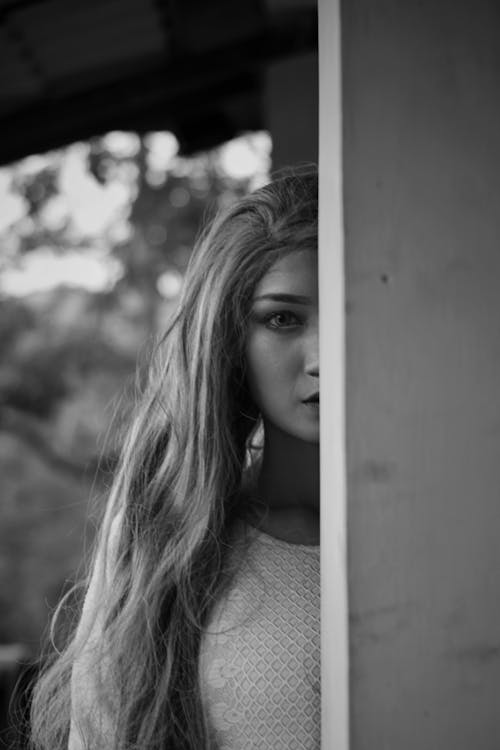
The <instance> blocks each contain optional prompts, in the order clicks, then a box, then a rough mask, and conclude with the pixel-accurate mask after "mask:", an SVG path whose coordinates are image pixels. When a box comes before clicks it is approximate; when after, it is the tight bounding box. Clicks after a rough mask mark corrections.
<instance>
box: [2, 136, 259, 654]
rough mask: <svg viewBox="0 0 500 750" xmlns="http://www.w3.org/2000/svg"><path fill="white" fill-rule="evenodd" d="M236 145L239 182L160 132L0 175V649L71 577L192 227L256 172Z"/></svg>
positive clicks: (174, 290)
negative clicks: (184, 152)
mask: <svg viewBox="0 0 500 750" xmlns="http://www.w3.org/2000/svg"><path fill="white" fill-rule="evenodd" d="M248 143H249V144H250V145H249V149H250V150H249V154H250V156H251V151H252V149H253V152H255V154H256V158H255V159H254V166H253V167H251V168H249V169H248V170H247V172H246V173H243V174H242V173H240V174H238V175H235V174H232V173H231V171H230V170H228V169H227V158H226V156H227V154H225V152H224V147H223V148H221V149H218V150H215V151H214V152H211V153H207V154H199V155H196V156H195V157H192V158H183V157H180V156H179V155H178V154H177V152H176V148H177V146H176V142H175V138H173V136H171V135H170V134H167V133H156V134H149V135H145V136H143V137H140V136H138V135H136V134H132V133H128V134H124V133H122V134H120V133H114V134H108V135H105V136H102V137H96V138H94V139H92V140H91V141H90V142H89V143H87V144H82V143H80V144H74V145H73V146H71V147H68V148H66V149H62V150H60V151H56V152H52V153H50V154H46V155H44V156H37V157H30V158H28V159H26V160H24V161H23V162H20V163H18V164H14V165H11V166H10V167H8V168H6V169H3V170H0V187H1V184H3V186H4V195H6V196H7V197H8V203H9V206H10V208H9V210H10V211H11V214H12V217H13V218H11V220H9V219H8V217H7V218H6V212H4V215H3V216H2V215H1V214H0V491H1V496H2V503H1V505H0V590H1V591H2V605H3V606H2V607H1V608H0V641H1V640H4V641H5V640H16V641H17V640H21V641H24V642H26V643H30V644H31V647H32V648H33V649H34V650H36V648H37V645H36V644H37V641H38V638H39V635H40V633H41V632H42V631H43V630H44V627H45V623H46V621H47V614H48V611H47V607H48V606H49V607H53V606H55V605H56V603H57V599H58V598H59V596H60V595H61V592H62V591H63V590H65V588H67V581H68V580H71V579H72V577H74V571H75V570H76V568H77V567H78V564H79V562H80V560H81V557H82V552H83V548H84V539H85V533H86V532H85V531H84V528H85V519H86V518H87V517H88V513H89V508H88V499H89V497H90V496H91V495H94V496H96V497H97V498H102V501H103V502H104V500H105V496H106V488H107V486H108V484H109V482H110V481H111V476H110V471H112V467H113V464H114V456H115V452H116V449H117V445H116V433H115V432H114V431H113V430H111V432H109V425H110V423H111V422H112V421H113V417H114V414H115V412H117V410H118V395H119V394H123V396H122V398H121V401H120V409H119V410H118V414H119V417H118V418H117V419H116V425H117V426H119V425H121V424H122V423H123V422H124V421H125V422H126V421H127V418H128V415H129V413H130V409H131V408H132V404H133V401H134V397H135V393H134V388H133V385H132V384H133V379H134V373H135V369H136V363H137V361H138V358H139V360H142V359H143V358H144V357H146V356H147V351H148V349H151V345H152V342H153V341H154V340H155V338H156V337H157V335H158V333H159V332H160V331H161V330H163V328H164V327H165V325H166V323H167V320H168V317H169V316H170V314H171V312H172V309H173V307H174V306H175V302H176V297H177V294H178V292H179V289H180V284H181V281H182V276H183V274H184V272H185V269H186V266H187V263H188V261H189V256H190V252H191V248H192V246H193V243H194V240H195V237H196V235H197V233H198V231H199V228H200V226H201V224H202V223H203V221H204V219H205V218H206V217H208V216H210V214H211V213H213V211H214V210H215V209H216V208H217V206H219V205H222V204H225V203H227V202H229V201H232V200H234V199H235V198H236V197H237V196H239V195H242V194H244V193H246V192H247V191H248V190H249V189H250V188H251V187H253V186H254V185H255V184H258V182H259V181H261V182H262V181H263V180H265V178H266V174H267V170H268V167H269V158H268V153H269V144H268V143H266V142H265V139H264V142H263V145H262V147H259V148H260V152H259V148H257V146H256V145H255V144H253V143H252V137H251V136H249V138H248ZM257 157H258V158H257ZM250 162H251V160H250ZM5 205H6V206H7V200H6V201H5ZM62 269H63V270H64V273H63V270H62ZM64 274H66V276H64ZM57 279H59V283H57ZM30 285H31V288H30ZM105 437H107V439H105ZM98 467H100V468H98ZM98 504H99V503H98ZM89 536H90V537H91V536H92V534H91V532H90V533H89Z"/></svg>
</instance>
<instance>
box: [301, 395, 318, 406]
mask: <svg viewBox="0 0 500 750" xmlns="http://www.w3.org/2000/svg"><path fill="white" fill-rule="evenodd" d="M302 403H303V404H319V393H313V394H312V396H308V397H307V398H305V399H304V400H303V402H302Z"/></svg>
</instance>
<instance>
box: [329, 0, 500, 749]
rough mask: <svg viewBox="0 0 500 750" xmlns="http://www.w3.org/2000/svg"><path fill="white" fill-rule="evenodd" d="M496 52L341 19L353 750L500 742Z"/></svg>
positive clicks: (359, 2) (482, 21) (383, 10)
mask: <svg viewBox="0 0 500 750" xmlns="http://www.w3.org/2000/svg"><path fill="white" fill-rule="evenodd" d="M499 38H500V4H499V3H498V2H488V0H476V2H474V3H472V2H470V1H469V2H465V0H454V1H453V2H451V0H418V1H417V0H410V2H401V0H377V2H373V0H345V2H344V3H343V7H342V65H343V139H344V148H343V159H344V205H345V243H346V249H345V263H346V312H347V322H346V349H347V351H346V354H347V366H346V387H347V394H346V421H347V468H348V560H349V570H348V578H349V597H350V644H351V645H350V660H351V667H350V668H351V674H350V692H351V748H352V750H497V748H499V747H500V42H499ZM322 168H325V165H324V164H322Z"/></svg>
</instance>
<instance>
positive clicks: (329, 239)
mask: <svg viewBox="0 0 500 750" xmlns="http://www.w3.org/2000/svg"><path fill="white" fill-rule="evenodd" d="M318 5H319V7H318V15H319V102H320V103H319V121H320V122H319V294H320V368H321V370H320V372H321V375H320V377H321V624H322V640H321V649H322V651H321V661H322V735H321V737H322V744H321V746H322V748H323V750H348V747H349V679H348V670H349V650H348V607H347V550H346V546H347V545H346V539H347V533H346V532H347V529H346V455H345V385H344V379H345V378H344V373H345V347H344V331H345V316H344V232H343V208H342V137H341V136H342V119H341V54H340V3H339V0H319V4H318Z"/></svg>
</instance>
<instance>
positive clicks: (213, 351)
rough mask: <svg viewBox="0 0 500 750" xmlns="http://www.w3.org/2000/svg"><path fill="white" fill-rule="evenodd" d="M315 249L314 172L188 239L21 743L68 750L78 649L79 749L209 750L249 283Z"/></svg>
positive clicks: (242, 467) (247, 421)
mask: <svg viewBox="0 0 500 750" xmlns="http://www.w3.org/2000/svg"><path fill="white" fill-rule="evenodd" d="M316 247H317V173H316V170H315V169H314V168H304V169H301V170H295V171H293V172H292V171H289V172H287V173H282V174H281V175H278V176H277V177H276V178H275V179H274V180H273V181H272V182H271V183H269V184H268V185H266V186H264V187H263V188H260V189H259V190H256V191H255V192H254V193H251V194H250V195H248V196H246V197H244V198H243V199H240V200H239V201H238V202H236V203H234V204H233V205H231V206H230V207H229V208H225V209H224V210H222V211H221V212H220V213H219V214H218V215H217V216H216V217H215V219H214V221H213V222H212V224H211V225H210V227H209V228H208V229H207V230H205V231H204V232H203V233H202V234H201V236H200V237H199V239H198V241H197V243H196V246H195V248H194V250H193V253H192V257H191V260H190V264H189V267H188V270H187V273H186V279H185V285H184V289H183V293H182V295H181V299H180V303H179V306H178V309H177V311H176V313H175V315H174V316H173V320H172V322H171V324H170V326H169V328H168V330H167V332H166V333H165V335H164V336H163V338H162V340H161V341H160V342H159V344H158V346H157V348H156V351H155V355H154V359H153V362H152V364H151V367H150V375H149V379H148V383H147V385H146V387H145V389H144V394H143V396H142V398H141V400H140V403H139V404H138V406H137V409H136V414H135V416H134V419H133V420H132V424H131V427H130V429H129V432H128V435H127V436H126V439H125V440H124V445H123V448H122V452H121V458H120V462H119V465H118V468H117V471H116V474H115V478H114V482H113V485H112V488H111V491H110V495H109V498H108V503H107V508H106V512H105V515H104V518H103V521H102V524H101V528H100V532H99V534H98V537H97V544H96V548H95V553H94V562H93V567H92V568H91V575H89V578H88V581H87V586H88V585H89V582H90V580H91V578H92V591H93V595H92V597H90V596H87V600H86V604H85V609H86V617H85V623H86V624H85V625H84V624H83V619H82V621H81V622H80V625H79V627H78V628H77V629H76V632H74V633H73V635H72V636H71V638H70V640H69V642H68V644H67V645H66V647H65V649H64V650H63V651H62V652H58V653H56V654H55V656H54V658H53V660H52V663H51V664H50V665H48V666H47V667H46V668H45V670H44V672H43V673H42V674H41V676H40V677H39V679H38V682H37V684H36V686H35V690H34V696H33V702H32V711H31V727H32V728H31V743H32V747H34V748H37V749H43V750H58V748H66V747H67V743H68V736H69V727H70V708H71V688H70V682H71V674H72V671H73V672H74V671H75V670H76V668H77V665H78V663H79V660H82V655H85V659H84V660H83V662H84V663H85V664H86V667H87V669H88V671H89V672H92V673H93V677H92V680H93V690H95V695H94V698H93V701H94V703H95V705H97V706H98V707H99V710H100V713H101V724H102V727H101V729H102V733H99V732H97V733H96V732H95V725H94V726H93V727H92V726H90V725H89V726H88V727H85V726H82V733H83V735H84V736H85V737H86V738H87V746H88V747H89V748H92V750H95V748H99V747H107V748H116V749H118V748H119V749H120V750H124V749H125V748H126V749H127V750H139V749H140V750H145V748H147V749H148V750H160V749H161V750H166V749H168V750H213V748H215V746H216V745H215V741H214V736H213V732H212V730H211V727H210V722H209V719H208V716H207V713H206V711H205V709H204V706H203V702H202V696H201V694H200V685H199V674H198V662H199V650H200V643H201V638H202V633H203V629H204V627H205V626H206V623H207V620H208V618H209V616H210V614H211V612H212V609H213V607H214V604H215V603H216V602H217V601H218V600H219V598H220V596H221V594H222V593H223V591H224V587H225V586H226V585H227V584H228V581H229V580H230V575H231V566H230V564H229V560H230V559H231V556H230V555H229V552H230V550H231V545H232V539H233V534H234V530H235V528H239V527H240V525H241V523H240V522H241V520H245V518H246V519H247V520H248V514H249V513H250V512H251V506H250V504H249V502H248V499H245V493H244V491H243V484H244V477H245V471H246V467H248V465H249V450H250V448H249V446H250V442H251V439H252V435H253V434H254V431H255V427H256V425H257V424H258V419H259V414H258V412H257V409H256V407H255V405H254V404H253V403H252V400H251V397H250V394H249V391H248V387H247V384H246V377H245V359H244V345H245V336H246V329H247V320H248V315H249V311H250V305H251V300H252V295H253V292H254V289H255V287H256V285H257V283H258V282H259V280H260V279H261V278H262V277H263V275H264V274H265V273H266V272H267V271H268V270H269V268H270V267H271V266H272V265H273V264H274V263H275V262H276V261H277V260H278V259H279V258H280V257H282V256H283V255H284V254H288V253H290V252H292V251H294V250H297V249H306V248H310V249H316ZM92 570H93V573H92ZM90 599H91V601H90ZM56 614H57V613H56ZM74 679H77V676H75V677H74ZM82 679H83V680H85V675H83V676H82ZM103 717H104V718H103ZM92 731H94V737H93V738H92ZM104 738H105V739H104Z"/></svg>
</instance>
